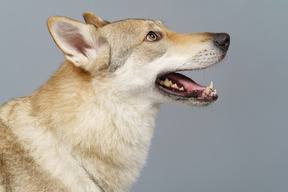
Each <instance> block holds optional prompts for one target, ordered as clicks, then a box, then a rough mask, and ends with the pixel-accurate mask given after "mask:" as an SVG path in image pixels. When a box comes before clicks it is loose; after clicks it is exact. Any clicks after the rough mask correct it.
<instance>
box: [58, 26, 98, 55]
mask: <svg viewBox="0 0 288 192" xmlns="http://www.w3.org/2000/svg"><path fill="white" fill-rule="evenodd" d="M55 30H56V31H55V32H56V34H57V35H58V36H59V38H60V39H61V40H62V41H63V44H66V46H67V45H68V46H69V47H70V48H72V49H75V51H76V52H78V53H81V54H82V55H84V56H86V57H87V54H86V50H87V49H91V48H92V46H90V45H89V44H88V43H87V41H86V40H85V38H84V37H83V35H82V34H81V33H80V30H79V28H77V27H76V26H74V25H72V24H71V23H67V22H61V23H59V24H58V26H57V27H56V29H55ZM67 54H68V53H67ZM70 56H73V55H72V54H71V53H70Z"/></svg>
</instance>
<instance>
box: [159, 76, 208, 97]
mask: <svg viewBox="0 0 288 192" xmlns="http://www.w3.org/2000/svg"><path fill="white" fill-rule="evenodd" d="M166 78H168V79H169V80H171V81H172V82H173V83H177V84H178V85H182V86H183V87H184V88H185V90H186V91H188V92H190V91H195V90H200V91H202V90H205V89H206V87H204V86H202V85H199V84H197V83H196V82H195V81H193V80H192V79H190V78H188V77H186V76H184V75H182V74H179V73H168V74H166V75H163V76H161V77H160V79H162V80H165V79H166Z"/></svg>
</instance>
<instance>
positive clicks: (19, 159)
mask: <svg viewBox="0 0 288 192" xmlns="http://www.w3.org/2000/svg"><path fill="white" fill-rule="evenodd" d="M83 16H84V19H85V21H86V24H84V23H80V22H77V21H74V20H72V19H69V18H65V17H52V18H50V19H49V20H48V22H47V25H48V28H49V31H50V33H51V35H52V37H53V39H54V41H55V43H56V44H57V45H58V47H59V48H60V49H61V50H62V51H63V53H64V56H65V58H66V61H65V62H64V63H63V64H62V65H61V67H60V68H59V69H58V70H57V71H56V72H55V74H54V75H53V76H52V77H51V78H50V79H49V80H48V81H47V83H45V84H44V85H43V86H42V87H40V88H39V89H38V90H36V91H35V92H34V93H33V94H31V95H29V96H26V97H22V98H19V99H14V100H11V101H9V102H7V103H5V104H4V105H3V106H1V107H0V192H12V191H13V192H14V191H21V192H32V191H37V192H39V191H63V192H64V191H65V192H66V191H75V192H80V191H81V192H92V191H101V189H100V187H99V186H101V187H102V188H103V189H104V190H105V191H106V192H109V191H114V192H122V191H128V190H129V188H130V186H131V185H132V184H133V182H134V181H135V180H136V179H137V177H138V176H139V172H140V170H141V168H142V167H143V165H144V164H145V161H146V157H147V153H148V149H149V146H150V141H151V138H152V136H153V128H154V121H155V116H156V113H157V112H158V109H159V104H161V103H163V102H169V103H179V104H185V105H192V106H206V105H208V104H210V103H212V102H213V101H214V100H213V101H212V100H197V99H195V98H193V97H190V98H188V97H187V98H183V97H179V96H175V95H169V94H167V93H163V91H161V90H159V89H158V88H157V87H156V86H155V80H156V78H157V77H158V76H159V75H160V74H164V73H167V72H173V71H182V70H199V69H204V68H207V67H209V66H211V65H214V64H215V63H217V62H219V61H220V60H222V59H223V58H224V56H225V54H226V51H227V50H225V51H223V50H221V49H219V48H218V47H217V46H215V43H214V39H215V36H217V34H212V33H197V34H179V33H176V32H174V31H172V30H169V29H167V28H166V27H165V26H164V25H163V23H162V22H161V21H152V20H144V19H128V20H123V21H117V22H114V23H109V22H107V21H103V20H101V19H100V18H99V17H97V16H96V15H94V14H92V13H89V12H86V13H84V14H83ZM150 31H155V33H154V35H155V34H156V36H157V37H155V36H153V34H152V36H151V37H148V36H147V34H148V33H149V32H150ZM156 32H157V33H156ZM159 34H161V37H160V36H158V35H159ZM154 37H155V39H153V38H154ZM147 38H148V39H147ZM157 38H158V39H157ZM204 53H206V54H204ZM91 178H93V179H91ZM93 180H95V181H96V182H97V184H98V185H99V186H98V185H97V184H95V182H94V181H93Z"/></svg>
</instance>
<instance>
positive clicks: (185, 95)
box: [155, 72, 218, 102]
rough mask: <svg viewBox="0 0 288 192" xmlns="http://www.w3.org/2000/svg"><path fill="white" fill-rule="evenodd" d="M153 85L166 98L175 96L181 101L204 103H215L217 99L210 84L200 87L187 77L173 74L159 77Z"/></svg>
mask: <svg viewBox="0 0 288 192" xmlns="http://www.w3.org/2000/svg"><path fill="white" fill-rule="evenodd" d="M211 83H212V82H211ZM155 84H156V87H157V88H158V89H159V90H160V91H161V92H164V93H165V94H168V96H177V97H180V98H182V99H189V98H194V99H197V100H198V101H206V102H212V101H216V100H217V98H218V95H217V94H216V90H213V87H212V84H210V86H208V87H206V86H202V85H199V84H197V83H196V82H195V81H193V80H192V79H190V78H189V77H187V76H185V75H182V74H179V73H175V72H172V73H165V74H164V75H159V76H158V78H157V80H156V82H155Z"/></svg>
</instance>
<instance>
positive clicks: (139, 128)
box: [32, 62, 159, 191]
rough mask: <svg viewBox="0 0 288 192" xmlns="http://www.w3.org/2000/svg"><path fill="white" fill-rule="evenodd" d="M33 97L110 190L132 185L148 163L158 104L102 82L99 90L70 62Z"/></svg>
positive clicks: (54, 127) (71, 150) (50, 126)
mask: <svg viewBox="0 0 288 192" xmlns="http://www.w3.org/2000/svg"><path fill="white" fill-rule="evenodd" d="M52 90H53V91H52ZM32 97H33V100H34V101H36V102H35V103H36V104H35V106H34V110H37V114H40V119H41V122H42V124H43V125H45V126H47V125H48V127H47V128H48V129H49V130H50V131H51V132H53V134H54V135H55V136H56V138H57V139H58V140H59V141H61V142H62V143H63V144H64V146H65V148H67V150H68V151H69V153H70V154H71V155H72V156H73V158H75V159H76V160H77V161H78V162H80V164H81V166H83V167H85V169H86V170H88V171H89V173H90V174H91V175H92V176H93V177H94V178H95V180H97V182H98V183H99V184H100V185H101V186H102V187H103V188H104V189H105V191H110V190H111V191H123V190H127V189H128V188H129V187H130V186H131V184H132V183H133V182H134V181H135V179H136V178H137V177H138V175H139V172H140V170H141V168H142V166H143V165H144V164H145V162H146V157H147V153H148V150H149V146H150V142H151V138H152V136H153V129H154V122H155V117H156V113H157V112H158V109H159V105H158V104H153V103H149V102H144V101H143V102H139V101H138V102H133V101H130V100H128V99H127V100H125V99H123V98H120V97H117V95H115V94H114V93H113V92H112V91H109V89H107V88H106V87H105V86H102V85H101V84H99V83H98V86H97V88H96V89H95V86H94V85H93V81H92V80H91V77H90V75H89V74H87V73H86V72H85V71H83V70H81V69H79V68H76V67H74V66H73V65H72V64H70V63H69V62H65V63H64V64H63V65H62V66H61V67H60V69H59V70H58V71H57V72H56V73H55V75H54V76H53V77H52V78H51V79H50V80H49V81H48V82H47V83H46V84H45V85H44V86H43V87H41V88H40V89H39V90H38V91H36V92H35V94H34V95H33V96H32ZM107 189H108V190H107Z"/></svg>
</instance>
